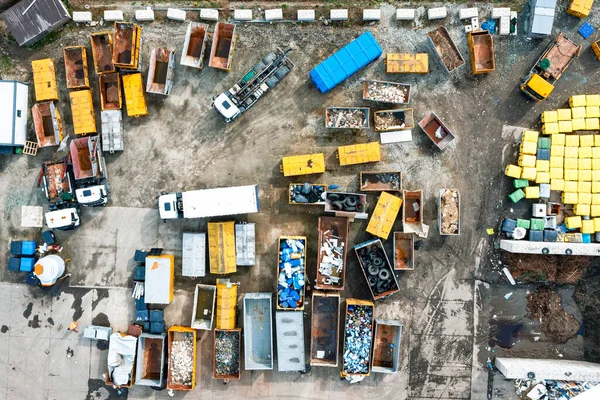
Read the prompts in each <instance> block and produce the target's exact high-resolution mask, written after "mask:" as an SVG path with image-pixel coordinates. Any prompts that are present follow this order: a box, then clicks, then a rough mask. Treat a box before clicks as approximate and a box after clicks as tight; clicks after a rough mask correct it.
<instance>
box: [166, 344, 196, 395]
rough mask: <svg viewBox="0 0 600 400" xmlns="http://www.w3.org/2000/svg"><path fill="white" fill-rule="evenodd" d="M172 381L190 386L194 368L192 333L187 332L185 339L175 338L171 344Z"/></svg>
mask: <svg viewBox="0 0 600 400" xmlns="http://www.w3.org/2000/svg"><path fill="white" fill-rule="evenodd" d="M169 370H170V371H171V382H172V383H174V384H176V385H182V386H190V385H191V384H192V372H193V370H194V339H193V335H192V334H191V333H185V334H184V335H183V339H179V340H173V343H172V346H171V365H170V366H169Z"/></svg>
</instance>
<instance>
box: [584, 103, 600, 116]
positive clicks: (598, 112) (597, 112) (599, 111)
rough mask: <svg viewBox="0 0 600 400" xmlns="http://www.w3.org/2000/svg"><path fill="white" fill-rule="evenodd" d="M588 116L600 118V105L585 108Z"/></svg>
mask: <svg viewBox="0 0 600 400" xmlns="http://www.w3.org/2000/svg"><path fill="white" fill-rule="evenodd" d="M585 117H586V118H598V117H600V107H598V106H587V107H586V108H585Z"/></svg>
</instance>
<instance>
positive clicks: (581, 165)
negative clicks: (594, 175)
mask: <svg viewBox="0 0 600 400" xmlns="http://www.w3.org/2000/svg"><path fill="white" fill-rule="evenodd" d="M577 161H578V167H577V169H589V170H591V169H592V159H591V158H580V159H579V160H577ZM599 161H600V160H599Z"/></svg>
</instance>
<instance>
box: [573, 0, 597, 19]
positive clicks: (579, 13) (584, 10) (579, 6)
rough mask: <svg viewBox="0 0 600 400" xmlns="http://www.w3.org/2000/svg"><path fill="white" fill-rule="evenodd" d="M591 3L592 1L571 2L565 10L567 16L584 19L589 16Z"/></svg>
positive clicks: (579, 0) (575, 0)
mask: <svg viewBox="0 0 600 400" xmlns="http://www.w3.org/2000/svg"><path fill="white" fill-rule="evenodd" d="M593 3H594V0H571V4H570V5H569V8H567V14H570V15H573V16H575V17H578V18H585V17H587V16H588V15H589V13H590V10H591V9H592V4H593Z"/></svg>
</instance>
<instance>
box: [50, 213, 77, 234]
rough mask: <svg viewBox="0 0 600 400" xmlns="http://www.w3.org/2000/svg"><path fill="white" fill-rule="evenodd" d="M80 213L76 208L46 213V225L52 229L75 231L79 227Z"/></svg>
mask: <svg viewBox="0 0 600 400" xmlns="http://www.w3.org/2000/svg"><path fill="white" fill-rule="evenodd" d="M80 223H81V220H80V219H79V211H78V210H77V209H76V208H75V207H71V208H63V209H61V210H56V211H48V212H47V213H46V225H47V226H48V228H50V229H60V230H63V231H66V230H69V229H75V228H76V227H78V226H79V224H80Z"/></svg>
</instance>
